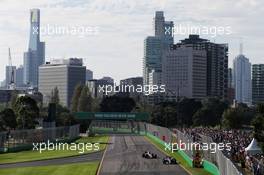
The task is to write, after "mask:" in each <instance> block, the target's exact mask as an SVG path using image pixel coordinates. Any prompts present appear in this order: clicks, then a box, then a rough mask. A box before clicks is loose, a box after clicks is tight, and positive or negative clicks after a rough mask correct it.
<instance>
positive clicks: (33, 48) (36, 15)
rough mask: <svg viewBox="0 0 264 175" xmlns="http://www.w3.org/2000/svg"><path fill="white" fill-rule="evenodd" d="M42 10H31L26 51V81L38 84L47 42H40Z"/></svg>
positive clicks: (35, 85) (31, 84)
mask: <svg viewBox="0 0 264 175" xmlns="http://www.w3.org/2000/svg"><path fill="white" fill-rule="evenodd" d="M39 38H40V10H39V9H31V10H30V36H29V46H28V51H27V52H25V53H24V83H25V84H27V85H29V86H33V87H37V86H38V67H39V66H40V65H42V64H43V63H44V62H45V43H44V42H40V39H39Z"/></svg>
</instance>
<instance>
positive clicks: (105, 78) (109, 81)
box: [100, 77, 114, 84]
mask: <svg viewBox="0 0 264 175" xmlns="http://www.w3.org/2000/svg"><path fill="white" fill-rule="evenodd" d="M100 80H105V81H107V82H108V83H109V84H114V79H113V78H112V77H103V78H101V79H100Z"/></svg>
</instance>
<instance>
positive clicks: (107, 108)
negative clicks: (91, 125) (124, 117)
mask: <svg viewBox="0 0 264 175" xmlns="http://www.w3.org/2000/svg"><path fill="white" fill-rule="evenodd" d="M135 106H136V103H135V101H134V100H133V99H132V98H130V97H119V96H110V97H105V98H104V99H103V100H102V102H101V103H100V111H102V112H131V111H132V110H133V109H134V107H135Z"/></svg>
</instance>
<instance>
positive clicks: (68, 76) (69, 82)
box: [39, 58, 86, 107]
mask: <svg viewBox="0 0 264 175" xmlns="http://www.w3.org/2000/svg"><path fill="white" fill-rule="evenodd" d="M85 76H86V67H85V66H83V62H82V59H78V58H70V59H68V60H65V59H61V60H58V59H57V60H52V61H51V62H47V63H46V64H44V65H41V66H40V67H39V92H41V93H42V94H43V99H44V102H49V100H50V95H51V91H52V90H53V89H54V88H55V87H57V88H58V90H59V98H60V103H61V104H62V105H65V106H67V107H70V104H71V100H72V96H73V93H74V89H75V87H76V85H78V84H82V85H84V84H85Z"/></svg>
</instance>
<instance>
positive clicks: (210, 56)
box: [172, 35, 228, 99]
mask: <svg viewBox="0 0 264 175" xmlns="http://www.w3.org/2000/svg"><path fill="white" fill-rule="evenodd" d="M180 46H187V47H193V48H194V49H195V50H202V49H203V50H205V51H206V57H207V63H206V65H207V76H206V77H207V78H206V79H207V80H206V84H207V96H208V97H219V98H222V99H226V98H227V86H228V45H227V44H217V43H213V42H210V41H209V40H206V39H202V38H200V37H199V35H189V38H187V39H184V40H181V42H180V43H178V44H176V45H173V46H172V47H180Z"/></svg>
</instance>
